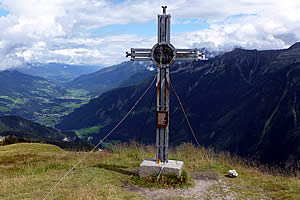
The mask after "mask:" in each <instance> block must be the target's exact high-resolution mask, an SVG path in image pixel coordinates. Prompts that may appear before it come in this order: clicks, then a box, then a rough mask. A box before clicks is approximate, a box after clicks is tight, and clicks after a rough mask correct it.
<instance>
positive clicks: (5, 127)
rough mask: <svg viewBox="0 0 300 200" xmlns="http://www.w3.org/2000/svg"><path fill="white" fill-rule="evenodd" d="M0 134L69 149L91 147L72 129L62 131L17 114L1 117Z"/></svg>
mask: <svg viewBox="0 0 300 200" xmlns="http://www.w3.org/2000/svg"><path fill="white" fill-rule="evenodd" d="M0 136H2V137H8V136H11V137H17V138H18V139H19V140H22V141H27V142H29V141H30V142H46V143H49V144H55V145H58V146H60V147H61V148H67V149H89V148H91V145H88V144H85V143H83V142H82V141H81V140H80V139H79V138H78V137H77V135H76V134H75V132H72V131H60V130H57V129H54V128H50V127H46V126H43V125H40V124H38V123H35V122H32V121H30V120H26V119H24V118H21V117H17V116H5V117H0Z"/></svg>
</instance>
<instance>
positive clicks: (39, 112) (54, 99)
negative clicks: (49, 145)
mask: <svg viewBox="0 0 300 200" xmlns="http://www.w3.org/2000/svg"><path fill="white" fill-rule="evenodd" d="M0 80H1V84H0V116H6V115H18V116H21V117H24V118H27V119H31V120H34V121H37V122H40V123H43V124H46V125H49V126H53V125H55V124H56V123H57V122H58V121H59V120H60V117H61V116H63V115H66V114H68V113H70V112H72V111H73V110H74V108H77V107H79V106H80V105H81V104H84V103H87V102H88V101H89V99H90V96H89V95H87V93H88V92H87V91H84V90H66V89H65V88H62V87H60V86H57V85H56V84H54V83H52V82H51V81H48V80H46V79H44V78H41V77H36V76H31V75H28V74H24V73H21V72H18V71H1V72H0Z"/></svg>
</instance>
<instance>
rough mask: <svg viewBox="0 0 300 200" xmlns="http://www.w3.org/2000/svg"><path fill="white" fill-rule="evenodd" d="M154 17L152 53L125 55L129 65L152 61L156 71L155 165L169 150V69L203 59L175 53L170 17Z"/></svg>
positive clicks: (192, 51)
mask: <svg viewBox="0 0 300 200" xmlns="http://www.w3.org/2000/svg"><path fill="white" fill-rule="evenodd" d="M162 8H163V13H162V14H160V15H158V34H157V43H156V44H155V45H154V46H153V47H152V49H142V48H131V52H130V53H128V52H126V57H128V56H130V57H131V60H132V61H135V60H138V61H152V62H153V63H154V64H155V65H156V66H157V67H158V72H157V83H156V87H157V88H156V89H157V100H156V101H157V108H156V161H157V162H158V163H159V161H161V162H164V163H167V162H168V147H169V120H170V117H169V110H170V108H169V105H170V67H171V65H172V64H173V63H174V62H175V61H197V60H198V58H199V57H202V56H203V55H202V54H201V53H199V52H198V49H196V48H195V49H175V47H174V46H173V45H172V44H171V43H170V25H171V15H169V14H167V13H166V9H167V6H162Z"/></svg>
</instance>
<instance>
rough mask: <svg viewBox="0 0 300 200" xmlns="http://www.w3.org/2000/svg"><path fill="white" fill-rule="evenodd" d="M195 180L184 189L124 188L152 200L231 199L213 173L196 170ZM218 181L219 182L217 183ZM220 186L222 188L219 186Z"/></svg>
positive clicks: (127, 186) (193, 175)
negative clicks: (190, 185) (192, 184)
mask: <svg viewBox="0 0 300 200" xmlns="http://www.w3.org/2000/svg"><path fill="white" fill-rule="evenodd" d="M192 177H193V178H194V180H195V185H194V186H192V187H189V188H186V189H183V188H176V189H159V188H144V187H138V186H132V185H131V186H129V185H126V186H124V189H126V190H129V191H131V192H135V193H138V194H139V195H141V196H144V197H145V198H147V199H151V200H152V199H153V200H171V199H197V200H198V199H199V200H201V199H205V200H207V199H215V200H222V199H226V200H227V199H228V200H229V199H233V198H232V197H231V195H230V196H228V194H226V193H227V191H228V190H227V188H226V187H225V186H224V183H223V182H220V180H218V179H217V175H216V174H214V173H203V172H198V173H194V174H192ZM218 181H219V183H218ZM220 187H222V189H221V188H220Z"/></svg>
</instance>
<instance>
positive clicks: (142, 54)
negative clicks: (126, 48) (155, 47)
mask: <svg viewBox="0 0 300 200" xmlns="http://www.w3.org/2000/svg"><path fill="white" fill-rule="evenodd" d="M151 52H152V49H141V48H136V49H135V48H131V50H130V53H128V52H126V57H129V56H130V57H131V59H130V60H131V61H135V60H139V61H151V60H152V59H151Z"/></svg>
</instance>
